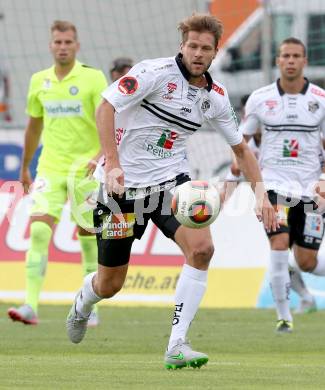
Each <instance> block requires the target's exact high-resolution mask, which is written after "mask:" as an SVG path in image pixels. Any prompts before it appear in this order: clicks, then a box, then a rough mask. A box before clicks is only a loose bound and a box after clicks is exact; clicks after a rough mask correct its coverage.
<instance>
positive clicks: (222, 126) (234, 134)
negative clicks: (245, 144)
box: [209, 91, 243, 146]
mask: <svg viewBox="0 0 325 390" xmlns="http://www.w3.org/2000/svg"><path fill="white" fill-rule="evenodd" d="M215 104H216V106H218V107H220V109H219V110H218V111H217V112H216V115H215V117H214V118H213V119H211V120H209V123H210V125H211V126H212V127H213V128H215V129H219V130H221V132H222V133H223V135H224V136H225V138H226V141H227V142H228V144H229V145H231V146H234V145H238V144H240V143H241V142H242V140H243V136H242V134H241V133H240V132H239V131H238V123H237V118H236V114H235V112H234V110H233V108H232V106H231V104H230V101H229V98H228V95H227V93H226V91H224V96H222V98H220V99H218V100H217V101H216V102H215Z"/></svg>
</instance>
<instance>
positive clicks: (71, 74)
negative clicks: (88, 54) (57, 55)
mask: <svg viewBox="0 0 325 390" xmlns="http://www.w3.org/2000/svg"><path fill="white" fill-rule="evenodd" d="M81 68H82V64H81V63H80V62H79V61H77V60H76V61H75V64H74V66H73V68H72V69H71V70H70V72H69V73H68V74H67V75H66V76H65V78H64V79H63V80H64V81H66V80H69V79H70V78H72V77H75V76H77V75H78V74H79V73H80V70H81ZM50 77H51V79H52V80H54V81H58V78H57V76H56V74H55V65H53V66H51V68H50ZM63 80H61V81H63Z"/></svg>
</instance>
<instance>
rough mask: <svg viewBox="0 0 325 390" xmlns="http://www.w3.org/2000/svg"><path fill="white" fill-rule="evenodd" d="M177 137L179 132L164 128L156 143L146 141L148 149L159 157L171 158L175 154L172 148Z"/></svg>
mask: <svg viewBox="0 0 325 390" xmlns="http://www.w3.org/2000/svg"><path fill="white" fill-rule="evenodd" d="M177 138H178V133H176V132H175V131H171V130H163V133H162V134H161V136H160V137H159V139H158V141H157V142H156V143H152V142H148V143H146V150H147V152H149V153H151V154H153V155H154V156H155V157H157V158H169V157H171V156H172V155H173V152H172V149H173V146H174V142H175V140H176V139H177Z"/></svg>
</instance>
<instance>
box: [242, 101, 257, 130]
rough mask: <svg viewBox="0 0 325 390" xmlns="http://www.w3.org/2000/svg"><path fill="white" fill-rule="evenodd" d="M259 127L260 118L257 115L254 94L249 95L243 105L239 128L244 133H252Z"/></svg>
mask: <svg viewBox="0 0 325 390" xmlns="http://www.w3.org/2000/svg"><path fill="white" fill-rule="evenodd" d="M259 127H260V120H259V118H258V115H257V110H256V103H255V99H254V95H251V96H250V97H249V98H248V100H247V102H246V105H245V115H244V118H243V119H242V120H241V122H240V126H239V129H240V131H241V133H242V134H244V135H254V134H255V133H256V132H257V130H258V129H259Z"/></svg>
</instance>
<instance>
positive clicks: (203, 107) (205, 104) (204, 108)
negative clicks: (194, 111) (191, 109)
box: [201, 99, 211, 113]
mask: <svg viewBox="0 0 325 390" xmlns="http://www.w3.org/2000/svg"><path fill="white" fill-rule="evenodd" d="M210 107H211V103H210V100H209V99H204V100H203V102H202V104H201V110H202V111H203V113H205V112H207V111H208V109H209V108H210Z"/></svg>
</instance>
